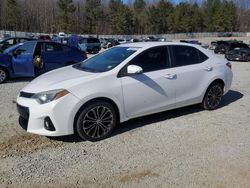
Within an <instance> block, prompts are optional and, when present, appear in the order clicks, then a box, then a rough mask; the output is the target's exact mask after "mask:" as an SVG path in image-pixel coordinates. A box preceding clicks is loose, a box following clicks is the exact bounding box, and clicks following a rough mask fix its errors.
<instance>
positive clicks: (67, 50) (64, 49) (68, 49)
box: [62, 46, 71, 52]
mask: <svg viewBox="0 0 250 188" xmlns="http://www.w3.org/2000/svg"><path fill="white" fill-rule="evenodd" d="M62 48H63V51H64V52H69V51H70V50H71V48H70V47H68V46H62Z"/></svg>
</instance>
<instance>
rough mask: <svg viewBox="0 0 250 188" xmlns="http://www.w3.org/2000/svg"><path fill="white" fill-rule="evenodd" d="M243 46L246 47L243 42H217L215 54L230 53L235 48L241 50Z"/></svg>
mask: <svg viewBox="0 0 250 188" xmlns="http://www.w3.org/2000/svg"><path fill="white" fill-rule="evenodd" d="M241 46H245V44H244V43H243V41H237V40H228V41H224V40H221V41H217V42H216V47H215V49H214V53H216V54H218V53H220V54H225V53H227V52H228V51H230V50H232V49H234V48H241Z"/></svg>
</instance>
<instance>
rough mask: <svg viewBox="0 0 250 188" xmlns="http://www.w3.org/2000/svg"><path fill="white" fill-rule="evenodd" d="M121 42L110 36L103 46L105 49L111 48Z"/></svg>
mask: <svg viewBox="0 0 250 188" xmlns="http://www.w3.org/2000/svg"><path fill="white" fill-rule="evenodd" d="M119 44H120V43H119V42H118V41H117V40H116V39H113V38H108V39H106V42H105V43H104V44H103V48H104V49H106V48H111V47H113V46H117V45H119Z"/></svg>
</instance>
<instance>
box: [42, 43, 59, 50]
mask: <svg viewBox="0 0 250 188" xmlns="http://www.w3.org/2000/svg"><path fill="white" fill-rule="evenodd" d="M45 51H46V52H62V51H63V48H62V46H61V45H60V44H52V43H49V44H48V43H47V44H46V45H45Z"/></svg>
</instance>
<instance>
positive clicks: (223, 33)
mask: <svg viewBox="0 0 250 188" xmlns="http://www.w3.org/2000/svg"><path fill="white" fill-rule="evenodd" d="M232 36H233V34H232V33H229V32H220V33H218V37H232Z"/></svg>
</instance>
